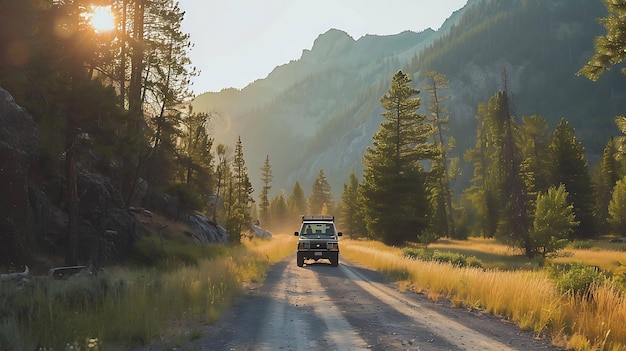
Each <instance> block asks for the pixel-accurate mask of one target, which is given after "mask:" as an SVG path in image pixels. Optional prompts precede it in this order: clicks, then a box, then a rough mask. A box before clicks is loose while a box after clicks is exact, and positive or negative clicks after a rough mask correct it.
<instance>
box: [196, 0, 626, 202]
mask: <svg viewBox="0 0 626 351" xmlns="http://www.w3.org/2000/svg"><path fill="white" fill-rule="evenodd" d="M433 1H434V0H433ZM605 15H606V10H605V8H604V5H603V3H602V1H601V0H551V1H545V0H470V1H468V3H467V5H466V6H465V7H463V8H462V9H460V10H458V11H456V12H455V13H453V14H452V15H451V16H450V18H448V20H446V21H445V23H444V24H443V25H442V27H441V28H440V29H439V30H437V31H434V30H432V29H428V30H425V31H423V32H420V33H415V32H410V31H405V32H402V33H398V34H396V35H387V36H377V35H366V36H364V37H361V38H359V39H357V40H355V39H354V38H352V37H350V36H349V35H348V34H347V33H345V32H343V31H341V30H337V29H331V30H329V31H327V32H326V33H324V34H321V35H320V36H319V37H318V38H317V39H316V40H315V42H314V44H313V47H312V48H311V50H304V51H303V52H302V55H301V57H300V59H298V60H294V61H291V62H289V63H287V64H284V65H282V66H278V67H276V68H275V69H274V70H273V71H272V72H271V73H270V74H269V75H268V76H267V77H266V78H265V79H260V80H257V81H255V82H252V83H251V84H249V85H248V86H247V87H245V88H244V89H241V90H237V89H225V90H223V91H221V92H218V93H206V94H202V95H200V96H198V97H196V99H195V100H194V101H193V105H194V110H195V111H208V112H214V113H215V117H214V119H213V134H214V136H215V139H216V142H217V143H223V144H226V145H228V146H230V147H231V148H232V147H233V145H234V144H235V141H236V139H237V137H239V136H241V140H242V143H243V147H244V155H245V158H246V165H247V167H248V170H249V174H250V179H251V180H252V182H253V186H255V188H257V189H259V188H260V184H261V183H260V180H259V179H260V168H261V166H262V165H263V162H264V160H265V156H266V155H269V157H270V163H271V166H272V171H273V175H274V180H273V182H272V185H273V195H277V194H278V191H279V189H280V188H283V189H285V190H286V191H287V192H289V191H290V190H291V187H292V186H293V184H294V183H295V181H300V184H301V185H302V187H303V188H304V190H305V192H307V191H309V190H310V186H311V184H312V182H313V180H314V179H315V177H316V176H317V173H318V172H319V170H320V169H323V170H324V173H325V174H326V176H327V177H328V179H329V181H330V183H331V185H332V187H333V193H334V194H335V196H336V197H337V198H336V199H338V197H339V196H340V195H341V192H342V188H343V184H344V183H347V181H348V176H349V174H350V172H351V171H352V170H353V169H354V170H355V171H356V173H357V175H358V176H360V175H361V173H362V168H363V166H362V164H361V159H362V155H363V154H364V152H365V150H366V148H367V147H368V146H369V145H370V144H371V142H372V135H373V134H374V133H375V132H376V131H377V130H378V128H379V125H380V122H381V120H382V117H381V113H382V110H381V107H380V97H381V96H382V95H383V94H385V93H386V91H387V89H388V86H389V82H390V80H391V76H392V74H393V73H395V72H396V71H397V70H399V69H401V70H403V71H404V72H406V73H409V74H411V75H412V77H413V78H414V82H413V83H414V85H415V86H416V87H418V88H421V87H422V85H423V84H422V82H421V76H422V73H423V72H425V71H426V70H435V71H437V72H440V73H443V74H445V75H446V76H447V77H448V79H449V80H450V89H449V90H448V91H446V94H447V95H450V96H451V99H450V102H449V106H448V109H449V110H450V112H451V122H450V125H449V126H450V134H451V135H453V136H454V137H455V139H456V141H457V148H456V151H455V153H456V156H462V154H463V152H464V151H465V150H466V149H467V148H469V147H473V146H474V140H475V135H476V132H475V116H476V111H477V107H478V105H479V104H480V103H485V102H487V101H488V99H489V97H490V96H492V95H493V94H494V93H495V92H497V91H499V90H502V87H503V86H504V84H503V81H505V80H506V86H507V87H508V89H509V91H510V92H511V93H512V95H513V97H514V99H513V101H514V104H513V106H512V110H513V111H514V112H515V114H516V116H518V117H520V116H525V115H533V114H536V115H540V116H542V117H544V118H546V119H547V120H548V122H549V123H550V125H551V127H554V126H555V125H556V123H557V122H558V120H560V119H561V118H562V117H565V118H567V119H568V120H569V121H570V124H571V125H572V126H573V127H574V128H576V130H577V133H578V134H577V135H578V137H579V138H580V140H581V141H582V142H583V144H584V145H585V147H586V150H587V154H588V157H589V159H590V160H591V161H593V160H595V159H596V158H597V157H598V156H599V155H600V154H601V152H602V148H603V146H604V145H605V144H606V142H607V140H608V137H609V136H610V135H615V134H617V129H616V127H615V126H614V123H613V120H614V117H615V116H616V115H618V114H621V113H622V112H623V111H625V110H626V100H625V99H624V95H623V94H624V92H625V91H626V79H624V77H623V76H622V75H620V74H619V70H612V71H610V72H608V73H607V74H605V76H603V77H602V79H601V80H600V81H599V82H597V83H593V82H591V81H589V80H588V79H586V78H584V77H578V76H577V75H576V72H577V71H578V70H579V69H580V68H581V67H582V66H583V65H584V64H585V63H586V62H587V60H588V59H589V58H590V57H591V55H592V53H593V41H594V38H595V37H596V36H598V35H601V34H602V33H603V31H604V29H603V27H602V26H601V25H600V24H599V23H598V20H597V19H598V18H600V17H603V16H605ZM419 97H421V98H422V108H424V111H422V112H425V106H426V105H427V99H428V96H427V94H425V93H422V94H420V95H419ZM462 168H463V176H462V177H461V178H460V179H458V180H457V183H456V184H455V190H456V191H460V190H462V189H463V188H465V187H466V186H467V183H468V180H469V178H470V176H471V174H472V169H471V167H470V165H467V164H463V165H462Z"/></svg>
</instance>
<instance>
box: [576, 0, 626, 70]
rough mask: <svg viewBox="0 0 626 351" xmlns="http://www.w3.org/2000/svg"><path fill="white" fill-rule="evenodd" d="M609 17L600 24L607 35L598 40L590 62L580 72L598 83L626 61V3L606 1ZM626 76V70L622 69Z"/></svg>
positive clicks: (619, 0) (623, 1)
mask: <svg viewBox="0 0 626 351" xmlns="http://www.w3.org/2000/svg"><path fill="white" fill-rule="evenodd" d="M604 4H605V5H606V9H607V10H608V15H607V17H605V18H602V19H601V20H600V22H602V24H603V25H604V28H605V29H606V34H605V35H604V36H600V37H597V38H596V42H595V52H594V55H593V56H592V57H591V59H590V60H589V62H587V64H586V65H585V66H584V67H583V68H582V69H581V70H580V71H579V72H578V75H584V76H586V77H587V78H589V79H591V80H593V81H597V80H598V79H600V76H601V75H602V74H603V73H604V72H606V71H607V70H608V69H610V68H611V67H613V66H614V65H617V64H620V63H622V62H624V60H626V51H625V50H624V49H626V22H624V20H623V19H624V16H626V1H625V0H604ZM622 73H625V74H626V70H624V69H622Z"/></svg>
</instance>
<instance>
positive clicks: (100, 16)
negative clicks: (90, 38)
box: [88, 6, 115, 33]
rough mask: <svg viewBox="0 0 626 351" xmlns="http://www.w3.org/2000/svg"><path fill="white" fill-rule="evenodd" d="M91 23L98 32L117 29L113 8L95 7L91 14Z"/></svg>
mask: <svg viewBox="0 0 626 351" xmlns="http://www.w3.org/2000/svg"><path fill="white" fill-rule="evenodd" d="M88 18H89V23H90V24H91V26H92V27H93V29H95V31H96V32H98V33H102V32H108V31H111V30H113V29H115V15H114V14H113V11H111V6H94V7H92V8H91V13H90V14H89V17H88Z"/></svg>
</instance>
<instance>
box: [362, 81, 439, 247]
mask: <svg viewBox="0 0 626 351" xmlns="http://www.w3.org/2000/svg"><path fill="white" fill-rule="evenodd" d="M410 82H411V78H409V76H408V75H406V74H404V73H403V72H402V71H398V72H397V73H396V74H394V76H393V78H392V82H391V87H390V88H389V91H388V92H387V93H386V94H385V95H384V96H383V97H382V98H381V104H382V107H383V108H384V109H385V112H383V117H384V118H385V120H384V121H383V122H382V123H381V126H380V129H379V130H378V131H377V132H376V134H374V142H373V145H372V146H370V147H368V148H367V151H366V154H365V155H364V158H363V163H364V165H365V172H364V178H363V184H362V186H361V187H360V189H361V194H362V197H363V204H364V220H365V222H366V225H367V230H368V234H369V235H370V236H371V237H373V238H376V239H380V240H382V241H384V242H385V243H387V244H402V243H405V242H407V241H411V240H413V241H415V240H416V239H417V236H418V235H419V234H420V233H421V232H422V231H423V230H424V229H425V228H426V227H427V225H428V216H429V214H430V208H429V203H428V196H427V194H426V188H425V185H424V183H425V181H426V174H425V172H424V169H423V167H422V164H421V162H422V161H426V160H432V159H433V156H434V155H435V153H436V150H435V148H434V146H433V144H432V142H429V140H430V139H431V138H432V136H433V130H434V128H433V127H432V125H430V124H427V123H425V119H426V116H424V115H421V114H419V113H418V112H417V110H418V109H419V107H420V103H421V102H420V99H419V98H415V97H413V96H415V95H417V94H419V90H417V89H415V88H412V87H410V85H409V84H410Z"/></svg>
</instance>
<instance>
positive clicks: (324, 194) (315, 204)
mask: <svg viewBox="0 0 626 351" xmlns="http://www.w3.org/2000/svg"><path fill="white" fill-rule="evenodd" d="M333 206H334V205H333V194H332V193H331V187H330V183H329V182H328V179H327V178H326V175H325V174H324V170H323V169H320V171H319V173H318V174H317V177H316V178H315V180H314V181H313V185H312V186H311V196H310V197H309V200H308V208H309V213H310V214H328V213H324V211H323V210H324V209H325V210H326V211H328V209H331V208H332V207H333Z"/></svg>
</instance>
